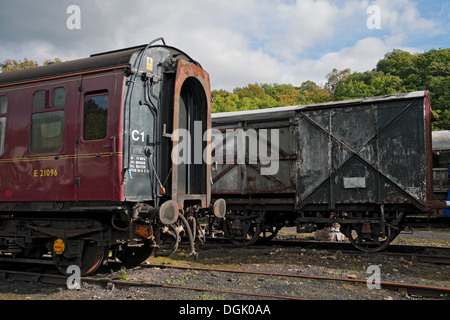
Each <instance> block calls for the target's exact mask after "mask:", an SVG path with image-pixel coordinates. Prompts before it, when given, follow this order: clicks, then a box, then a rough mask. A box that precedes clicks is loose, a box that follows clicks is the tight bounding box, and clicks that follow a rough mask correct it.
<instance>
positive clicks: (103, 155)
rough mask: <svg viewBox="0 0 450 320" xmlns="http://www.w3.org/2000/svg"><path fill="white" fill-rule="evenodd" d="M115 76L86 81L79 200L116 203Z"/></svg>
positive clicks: (81, 118)
mask: <svg viewBox="0 0 450 320" xmlns="http://www.w3.org/2000/svg"><path fill="white" fill-rule="evenodd" d="M113 79H114V77H113V76H100V77H96V78H89V77H86V78H84V79H83V80H82V85H81V88H82V90H81V93H80V94H81V96H80V110H79V121H78V123H79V129H78V136H77V141H76V143H77V146H78V147H77V159H76V160H77V177H76V179H75V184H76V185H77V186H78V199H79V200H80V201H86V200H99V201H104V200H112V197H113V179H114V177H113V171H112V161H113V158H114V156H115V155H114V153H115V152H114V151H115V150H114V149H115V146H114V144H115V142H116V139H115V138H114V134H113V125H112V123H113V121H112V115H113V112H112V111H113V108H112V106H113V105H114V90H113V88H114V83H113Z"/></svg>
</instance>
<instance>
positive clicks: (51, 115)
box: [30, 110, 64, 153]
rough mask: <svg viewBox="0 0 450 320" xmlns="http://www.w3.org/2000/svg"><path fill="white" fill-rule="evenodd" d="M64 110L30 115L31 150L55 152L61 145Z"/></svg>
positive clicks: (34, 151)
mask: <svg viewBox="0 0 450 320" xmlns="http://www.w3.org/2000/svg"><path fill="white" fill-rule="evenodd" d="M63 123H64V110H57V111H51V112H39V113H34V114H32V115H31V145H30V148H31V152H33V153H46V152H57V151H59V150H60V149H61V147H62V145H63V131H64V130H63Z"/></svg>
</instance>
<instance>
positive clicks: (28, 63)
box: [0, 58, 61, 72]
mask: <svg viewBox="0 0 450 320" xmlns="http://www.w3.org/2000/svg"><path fill="white" fill-rule="evenodd" d="M60 62H61V59H59V58H55V59H53V60H50V59H45V61H44V63H43V65H48V64H51V63H60ZM37 66H39V64H38V63H37V61H34V60H29V59H28V58H24V59H23V61H22V60H13V59H6V60H5V61H4V62H3V63H0V67H1V68H2V72H8V71H16V70H21V69H28V68H34V67H37Z"/></svg>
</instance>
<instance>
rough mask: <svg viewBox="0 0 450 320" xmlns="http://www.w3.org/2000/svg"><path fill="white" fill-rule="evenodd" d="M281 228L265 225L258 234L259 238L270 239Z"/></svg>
mask: <svg viewBox="0 0 450 320" xmlns="http://www.w3.org/2000/svg"><path fill="white" fill-rule="evenodd" d="M280 230H281V227H278V226H277V227H267V228H266V229H264V230H263V231H262V233H261V234H260V235H259V239H260V240H262V241H270V240H272V239H273V238H275V237H276V236H277V234H278V231H280Z"/></svg>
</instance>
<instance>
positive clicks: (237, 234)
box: [224, 219, 261, 246]
mask: <svg viewBox="0 0 450 320" xmlns="http://www.w3.org/2000/svg"><path fill="white" fill-rule="evenodd" d="M224 232H225V235H226V236H227V238H228V239H230V241H231V242H232V243H234V244H236V245H238V246H250V245H252V244H254V243H255V242H256V241H257V240H258V239H259V236H260V234H261V224H259V223H256V222H255V221H253V220H238V219H234V220H230V219H227V220H226V221H225V223H224Z"/></svg>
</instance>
